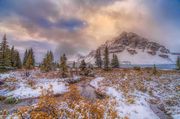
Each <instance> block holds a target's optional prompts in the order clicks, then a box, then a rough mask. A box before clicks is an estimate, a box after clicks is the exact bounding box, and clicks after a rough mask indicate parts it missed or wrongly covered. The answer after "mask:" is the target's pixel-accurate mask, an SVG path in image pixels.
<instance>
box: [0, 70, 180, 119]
mask: <svg viewBox="0 0 180 119" xmlns="http://www.w3.org/2000/svg"><path fill="white" fill-rule="evenodd" d="M38 73H39V72H34V71H32V72H30V74H31V75H30V76H29V77H26V78H25V77H24V75H23V74H24V72H23V73H22V72H18V71H16V72H9V73H5V74H0V81H4V82H5V85H3V86H4V87H1V88H0V95H1V96H6V97H7V96H12V97H16V98H19V99H26V98H33V97H39V96H40V94H41V91H42V89H48V88H50V87H51V89H52V90H53V92H54V94H63V93H65V92H67V91H68V86H67V82H66V79H61V78H57V77H54V78H45V77H41V76H40V77H39V75H37V74H38ZM103 73H104V72H103ZM139 73H142V72H138V74H137V72H136V71H134V70H132V71H130V72H128V73H127V71H125V72H123V70H118V72H115V71H114V72H113V73H107V74H108V75H111V76H109V77H108V76H107V75H101V76H102V77H96V78H95V79H93V80H91V81H90V83H89V82H88V84H89V85H90V86H91V88H95V90H96V91H102V92H103V93H105V94H106V95H108V96H109V97H110V98H109V100H110V101H111V100H112V101H113V100H115V101H116V105H115V108H116V110H117V112H118V115H119V116H120V117H122V118H125V117H128V118H129V119H134V118H137V119H159V115H158V114H157V113H156V112H155V111H154V110H153V109H152V107H151V103H152V102H151V100H155V102H154V103H155V106H156V107H158V106H159V105H160V104H163V106H164V110H165V111H166V112H168V114H169V115H171V116H172V117H173V118H174V119H180V103H179V102H180V95H179V93H178V91H179V89H177V88H176V87H178V86H180V75H178V74H176V73H172V72H170V73H169V74H166V73H164V74H162V75H160V76H153V75H151V74H150V75H148V73H147V72H143V74H139ZM41 75H43V74H41ZM143 75H145V76H143ZM148 76H150V79H148V80H147V79H146V78H147V77H148ZM73 79H74V80H79V79H80V77H77V76H75V77H73ZM138 81H140V82H143V83H144V86H145V87H146V88H147V91H145V92H143V91H140V90H138V89H137V87H136V83H137V82H138ZM127 83H129V86H127V87H128V88H130V89H131V88H132V90H129V91H128V92H127V94H126V95H125V92H124V90H122V88H127V87H126V86H125V87H123V86H124V85H128V84H127ZM138 86H141V84H139V83H138ZM83 89H85V88H83ZM149 89H151V91H152V94H150V93H149V92H148V91H149ZM93 91H94V90H93ZM156 100H157V101H156ZM178 101H179V102H178ZM164 114H165V113H164Z"/></svg>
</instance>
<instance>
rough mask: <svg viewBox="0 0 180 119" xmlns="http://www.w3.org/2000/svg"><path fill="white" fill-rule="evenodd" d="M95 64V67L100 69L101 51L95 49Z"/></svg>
mask: <svg viewBox="0 0 180 119" xmlns="http://www.w3.org/2000/svg"><path fill="white" fill-rule="evenodd" d="M95 59H96V61H95V63H96V65H97V67H98V68H102V59H101V50H100V49H97V50H96V55H95Z"/></svg>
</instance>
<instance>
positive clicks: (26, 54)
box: [23, 49, 28, 67]
mask: <svg viewBox="0 0 180 119" xmlns="http://www.w3.org/2000/svg"><path fill="white" fill-rule="evenodd" d="M27 57H28V50H27V49H26V51H25V53H24V58H23V66H24V67H25V65H26V61H27Z"/></svg>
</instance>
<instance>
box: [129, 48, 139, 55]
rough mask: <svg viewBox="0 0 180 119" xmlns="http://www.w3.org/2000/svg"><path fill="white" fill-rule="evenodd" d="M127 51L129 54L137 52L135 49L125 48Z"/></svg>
mask: <svg viewBox="0 0 180 119" xmlns="http://www.w3.org/2000/svg"><path fill="white" fill-rule="evenodd" d="M127 51H128V52H129V53H130V54H131V55H134V54H137V52H136V50H133V49H127Z"/></svg>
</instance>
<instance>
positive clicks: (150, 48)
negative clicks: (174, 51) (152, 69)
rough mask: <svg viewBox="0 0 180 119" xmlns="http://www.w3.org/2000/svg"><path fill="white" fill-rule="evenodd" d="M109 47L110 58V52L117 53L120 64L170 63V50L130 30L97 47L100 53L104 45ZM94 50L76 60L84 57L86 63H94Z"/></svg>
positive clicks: (102, 51)
mask: <svg viewBox="0 0 180 119" xmlns="http://www.w3.org/2000/svg"><path fill="white" fill-rule="evenodd" d="M106 46H107V47H108V48H109V53H110V58H111V57H112V54H113V53H115V54H117V55H118V58H119V60H120V62H121V64H127V63H128V64H171V63H173V62H172V58H171V54H170V50H169V49H167V48H166V47H165V46H163V45H161V44H159V43H156V42H151V41H149V40H148V39H146V38H143V37H141V36H139V35H137V34H135V33H132V32H129V33H128V32H123V33H121V34H120V35H119V36H118V37H116V38H115V39H113V40H110V41H107V42H106V43H105V44H103V45H101V46H100V47H98V49H100V50H101V54H103V53H104V48H105V47H106ZM95 53H96V51H95V50H94V51H91V52H90V53H89V54H88V55H87V56H84V57H83V56H81V57H79V58H78V61H80V60H82V59H85V61H86V62H88V63H94V61H95V59H94V56H95Z"/></svg>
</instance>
